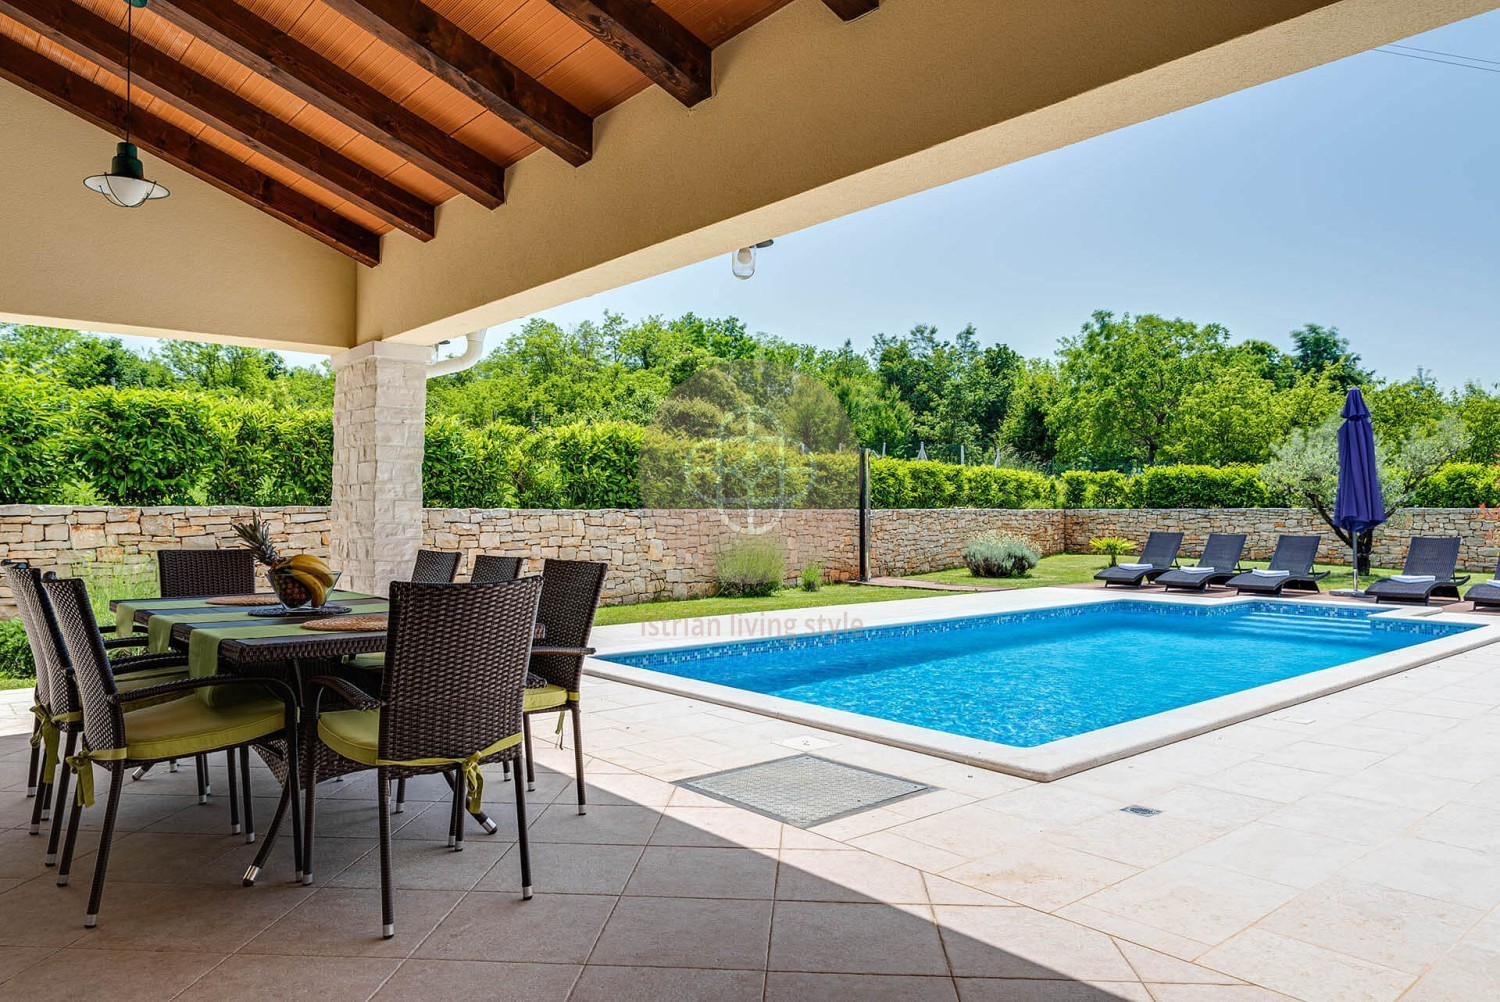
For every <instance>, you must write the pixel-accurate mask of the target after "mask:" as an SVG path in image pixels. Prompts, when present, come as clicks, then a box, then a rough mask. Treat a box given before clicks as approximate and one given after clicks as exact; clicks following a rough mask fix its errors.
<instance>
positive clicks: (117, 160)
mask: <svg viewBox="0 0 1500 1002" xmlns="http://www.w3.org/2000/svg"><path fill="white" fill-rule="evenodd" d="M125 3H126V6H127V8H128V9H127V11H126V14H125V122H124V128H125V140H124V142H121V143H118V144H116V146H115V155H114V157H113V158H112V159H111V160H110V162H109V173H108V174H95V175H93V176H92V177H86V178H84V179H83V183H84V184H85V185H87V186H88V187H89V189H90V190H92V191H97V192H98V193H99V194H101V195H103V196H104V197H105V198H107V199H109V200H110V202H111V203H112V204H114V205H118V206H120V207H121V208H122V209H133V208H135V207H136V206H137V205H141V204H143V203H145V202H148V201H150V200H151V199H153V198H166V197H167V196H168V195H170V194H171V192H169V191H168V190H167V189H166V187H165V186H163V185H159V184H157V183H156V182H155V181H152V180H149V179H148V178H147V177H146V170H145V167H144V166H142V164H141V157H140V154H139V153H138V152H137V150H136V148H135V144H134V143H132V142H131V141H130V57H131V50H132V49H134V48H135V9H136V8H137V7H144V6H146V0H125Z"/></svg>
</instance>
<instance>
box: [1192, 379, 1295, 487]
mask: <svg viewBox="0 0 1500 1002" xmlns="http://www.w3.org/2000/svg"><path fill="white" fill-rule="evenodd" d="M1275 400H1276V386H1275V384H1274V383H1272V382H1271V381H1270V380H1267V379H1263V378H1261V377H1260V376H1259V375H1257V374H1256V373H1255V372H1253V371H1251V370H1250V369H1248V368H1246V367H1244V366H1242V365H1230V366H1226V367H1225V368H1223V369H1221V370H1220V371H1219V372H1218V373H1217V374H1216V375H1215V377H1214V379H1213V380H1212V381H1210V382H1208V383H1206V384H1205V385H1204V386H1203V387H1202V388H1201V389H1200V390H1199V391H1198V392H1196V393H1191V394H1188V395H1187V396H1186V397H1185V398H1184V399H1183V401H1182V405H1181V407H1180V409H1179V411H1178V415H1177V428H1176V434H1175V436H1174V439H1173V443H1172V445H1171V447H1170V449H1169V450H1168V452H1169V454H1170V456H1169V458H1172V459H1175V460H1176V461H1178V462H1182V463H1207V464H1211V465H1214V466H1223V465H1227V464H1230V463H1263V462H1265V461H1266V460H1267V459H1268V458H1269V457H1270V455H1271V447H1272V446H1273V445H1274V444H1275V443H1276V442H1277V441H1278V440H1280V439H1281V438H1283V437H1284V436H1285V435H1286V426H1285V425H1284V424H1282V423H1281V417H1282V415H1281V414H1280V413H1279V412H1278V409H1277V407H1276V406H1275Z"/></svg>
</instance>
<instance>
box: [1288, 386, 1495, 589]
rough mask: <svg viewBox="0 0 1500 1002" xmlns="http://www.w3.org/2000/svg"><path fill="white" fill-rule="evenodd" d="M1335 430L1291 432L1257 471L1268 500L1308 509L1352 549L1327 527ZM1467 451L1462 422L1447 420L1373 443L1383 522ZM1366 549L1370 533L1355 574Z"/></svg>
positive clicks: (1328, 426)
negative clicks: (1281, 500)
mask: <svg viewBox="0 0 1500 1002" xmlns="http://www.w3.org/2000/svg"><path fill="white" fill-rule="evenodd" d="M1372 413H1373V411H1372ZM1339 424H1340V419H1339V418H1336V417H1335V418H1332V419H1330V420H1329V421H1326V422H1324V423H1323V424H1322V425H1319V426H1318V427H1316V428H1305V429H1298V430H1296V431H1294V432H1292V435H1291V437H1290V438H1288V439H1287V441H1286V442H1284V443H1283V444H1282V445H1281V446H1279V447H1278V448H1277V449H1276V452H1275V455H1274V456H1272V458H1271V460H1270V461H1269V462H1267V463H1266V464H1265V465H1264V466H1262V467H1261V471H1260V476H1261V479H1262V480H1263V481H1265V484H1266V486H1267V487H1268V488H1270V490H1271V493H1272V495H1273V496H1277V495H1279V496H1281V497H1284V498H1286V499H1288V500H1289V501H1291V502H1292V503H1293V504H1296V505H1299V506H1301V507H1304V508H1311V509H1312V510H1313V511H1315V512H1317V513H1318V516H1319V517H1320V518H1322V519H1323V521H1324V522H1325V523H1327V525H1328V527H1329V528H1330V529H1332V530H1333V533H1334V535H1335V536H1337V537H1338V538H1339V540H1340V541H1341V542H1343V544H1344V545H1345V546H1350V547H1352V546H1354V540H1353V539H1352V538H1351V536H1350V534H1349V531H1348V530H1347V529H1346V528H1344V527H1343V526H1341V525H1337V524H1335V523H1334V521H1333V506H1334V499H1335V497H1336V496H1337V494H1338V483H1339V447H1338V430H1339ZM1468 447H1469V433H1468V430H1467V429H1466V428H1465V427H1464V424H1463V422H1462V421H1460V420H1458V419H1457V418H1453V417H1448V418H1445V419H1443V420H1442V421H1440V422H1438V423H1436V424H1435V425H1433V426H1431V427H1429V428H1428V429H1427V430H1426V431H1424V432H1423V433H1421V434H1418V435H1413V436H1411V437H1408V438H1406V439H1404V440H1401V441H1398V442H1394V443H1391V442H1380V441H1378V440H1377V442H1376V448H1377V450H1378V451H1377V462H1378V464H1379V468H1380V492H1381V495H1382V498H1383V500H1384V502H1385V512H1384V514H1385V517H1386V518H1390V517H1391V516H1392V515H1394V514H1395V513H1396V512H1397V511H1398V510H1399V509H1401V508H1404V507H1406V506H1407V505H1409V504H1410V503H1411V500H1412V498H1413V496H1415V494H1416V493H1417V490H1418V489H1419V488H1420V487H1421V486H1422V484H1424V483H1425V482H1426V481H1427V480H1428V479H1430V478H1431V477H1432V475H1433V474H1434V473H1436V472H1437V471H1438V470H1439V469H1440V468H1441V467H1442V466H1443V465H1444V464H1446V463H1450V462H1452V461H1453V460H1454V459H1456V458H1457V457H1459V456H1460V455H1462V454H1463V453H1464V451H1465V450H1466V449H1467V448H1468ZM1370 546H1371V536H1370V533H1368V532H1366V533H1362V534H1361V538H1360V540H1359V567H1360V570H1361V572H1363V571H1368V570H1369V562H1370Z"/></svg>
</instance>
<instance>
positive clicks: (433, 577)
mask: <svg viewBox="0 0 1500 1002" xmlns="http://www.w3.org/2000/svg"><path fill="white" fill-rule="evenodd" d="M461 556H463V554H461V553H458V552H457V551H454V552H452V553H449V552H448V551H446V550H418V551H417V562H416V563H415V564H413V565H412V569H411V580H412V583H413V584H451V583H452V581H453V578H454V577H455V576H457V574H458V559H459V557H461Z"/></svg>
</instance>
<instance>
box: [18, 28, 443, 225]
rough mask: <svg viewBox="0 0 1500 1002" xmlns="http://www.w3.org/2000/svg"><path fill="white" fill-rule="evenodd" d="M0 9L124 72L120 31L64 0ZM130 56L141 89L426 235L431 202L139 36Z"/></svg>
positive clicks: (393, 221) (381, 215) (123, 38)
mask: <svg viewBox="0 0 1500 1002" xmlns="http://www.w3.org/2000/svg"><path fill="white" fill-rule="evenodd" d="M0 13H5V14H7V15H9V16H10V17H13V18H15V19H16V20H17V21H19V22H20V23H22V24H24V25H26V26H28V27H30V28H32V29H33V30H35V31H36V32H38V33H39V34H41V35H42V37H44V38H47V39H49V40H50V41H52V42H54V43H56V44H58V45H60V46H63V47H64V48H66V49H68V50H70V51H72V52H74V53H76V54H78V55H80V56H83V57H85V58H87V59H89V60H92V61H93V62H95V63H97V64H99V65H100V66H102V67H104V68H105V69H107V70H109V71H110V72H112V73H117V74H121V75H123V74H124V70H125V43H126V33H125V32H124V31H123V30H122V29H120V28H119V27H117V26H116V25H115V24H114V23H112V22H111V21H109V20H107V19H105V18H102V17H99V16H98V15H96V14H92V13H90V12H88V11H87V10H84V9H82V8H80V7H78V6H77V5H76V4H73V3H71V2H69V0H0ZM132 60H133V68H134V70H135V77H136V85H137V86H138V87H140V89H141V90H143V91H145V92H146V93H148V94H151V95H152V96H153V97H156V98H158V99H160V100H162V101H163V102H165V103H166V104H168V105H170V106H172V107H175V108H177V109H179V110H181V111H186V112H188V113H190V114H192V115H195V116H196V117H198V118H200V119H202V120H203V121H204V122H205V123H207V124H209V125H212V126H214V127H215V128H217V129H218V130H219V131H221V132H223V133H224V134H225V135H227V136H229V137H230V138H232V139H234V140H236V141H237V142H240V143H243V144H244V145H246V146H248V147H249V148H251V149H253V150H255V151H256V152H258V153H260V154H262V155H263V156H265V157H267V158H268V159H270V160H272V161H275V162H276V163H278V164H280V165H281V166H282V167H284V168H286V169H287V170H289V171H291V172H292V173H294V174H296V175H297V176H298V177H301V178H304V179H306V180H308V181H311V182H313V183H314V184H316V185H318V186H320V187H322V188H326V189H327V190H329V191H331V192H333V193H335V194H338V195H341V196H343V197H344V198H346V199H348V200H349V201H350V202H351V203H353V204H355V205H358V206H359V207H360V208H362V209H364V210H365V211H366V212H369V213H371V214H372V215H374V216H376V217H377V218H379V219H382V220H384V221H386V222H388V223H390V224H392V225H393V226H396V227H397V228H399V229H401V230H402V231H403V232H405V233H409V234H411V235H412V236H414V237H416V238H417V239H419V240H431V239H432V236H433V226H434V212H433V207H432V206H431V205H430V204H428V203H427V202H426V201H424V200H423V199H421V198H419V197H418V196H416V195H414V194H412V193H411V192H408V191H407V190H406V189H404V188H402V187H400V186H399V185H396V184H392V183H391V182H389V181H387V180H386V179H385V178H383V177H381V176H380V175H379V174H377V173H375V172H374V171H371V170H369V169H368V168H366V167H364V166H362V165H360V164H358V163H356V162H355V161H353V160H351V159H349V158H348V157H346V156H344V155H342V154H340V153H337V152H335V151H332V150H329V149H327V148H326V147H325V146H323V144H322V143H320V142H318V141H317V140H316V139H314V138H313V137H312V136H309V135H308V134H307V133H305V132H302V131H301V130H300V129H297V128H296V127H295V126H292V125H291V124H289V123H287V122H285V121H283V120H281V119H280V118H277V117H275V116H274V115H271V114H269V113H268V112H266V111H265V110H264V109H262V108H260V107H258V106H256V105H255V104H253V103H251V102H250V101H248V100H246V99H245V98H243V97H241V96H240V95H238V94H236V93H234V92H233V91H231V90H229V89H228V88H226V87H224V86H222V85H220V84H218V83H216V82H215V81H213V80H211V79H209V78H208V77H205V76H204V75H202V74H201V73H198V72H196V71H194V70H192V69H189V68H188V67H186V66H184V65H183V64H182V62H181V61H180V60H178V59H176V58H173V57H172V56H170V55H169V54H167V53H165V52H163V51H162V50H160V49H157V48H155V47H153V46H150V45H146V44H143V43H142V42H141V41H140V40H139V39H137V41H136V43H135V47H134V50H133V53H132Z"/></svg>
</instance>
